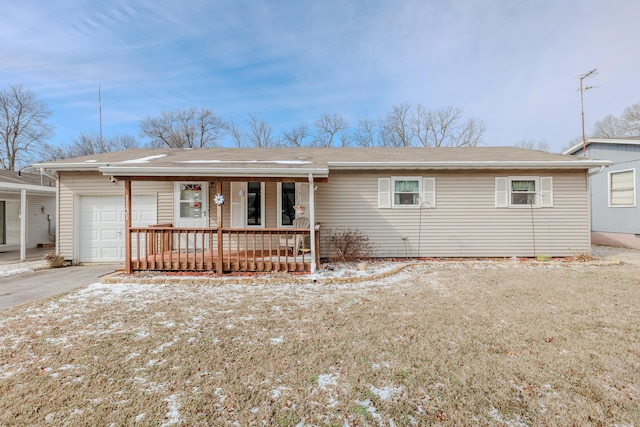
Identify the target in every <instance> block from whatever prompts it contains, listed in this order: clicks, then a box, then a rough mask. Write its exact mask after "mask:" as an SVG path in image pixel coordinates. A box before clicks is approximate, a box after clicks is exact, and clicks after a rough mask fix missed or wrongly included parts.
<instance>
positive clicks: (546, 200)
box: [495, 176, 553, 208]
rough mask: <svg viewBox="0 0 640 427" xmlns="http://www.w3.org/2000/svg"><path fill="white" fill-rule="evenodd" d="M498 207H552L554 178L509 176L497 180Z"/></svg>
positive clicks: (496, 198)
mask: <svg viewBox="0 0 640 427" xmlns="http://www.w3.org/2000/svg"><path fill="white" fill-rule="evenodd" d="M495 206H496V207H502V208H506V207H513V208H518V207H536V208H539V207H552V206H553V178H552V177H550V176H507V177H496V178H495Z"/></svg>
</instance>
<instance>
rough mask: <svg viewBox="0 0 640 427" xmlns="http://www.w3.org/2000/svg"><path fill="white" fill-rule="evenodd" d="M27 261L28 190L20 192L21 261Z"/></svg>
mask: <svg viewBox="0 0 640 427" xmlns="http://www.w3.org/2000/svg"><path fill="white" fill-rule="evenodd" d="M26 259H27V190H25V189H24V188H23V189H22V190H20V261H24V260H26Z"/></svg>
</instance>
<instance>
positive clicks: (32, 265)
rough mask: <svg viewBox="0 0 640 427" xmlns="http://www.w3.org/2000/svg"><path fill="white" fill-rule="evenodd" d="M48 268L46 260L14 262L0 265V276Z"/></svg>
mask: <svg viewBox="0 0 640 427" xmlns="http://www.w3.org/2000/svg"><path fill="white" fill-rule="evenodd" d="M43 268H48V264H47V261H46V260H38V261H29V262H16V263H13V264H3V265H0V277H7V276H13V275H15V274H22V273H28V272H30V271H34V270H41V269H43Z"/></svg>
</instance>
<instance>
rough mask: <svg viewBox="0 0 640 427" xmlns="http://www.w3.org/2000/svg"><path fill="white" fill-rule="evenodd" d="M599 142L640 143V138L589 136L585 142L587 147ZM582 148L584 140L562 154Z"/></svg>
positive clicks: (571, 152)
mask: <svg viewBox="0 0 640 427" xmlns="http://www.w3.org/2000/svg"><path fill="white" fill-rule="evenodd" d="M593 143H598V144H621V145H640V139H630V138H620V139H617V138H587V139H586V140H585V144H584V145H586V146H587V147H588V146H589V144H593ZM581 149H582V141H580V142H577V143H575V144H574V145H572V146H571V147H569V148H567V149H566V150H564V151H563V152H562V154H573V153H575V152H576V151H578V150H581Z"/></svg>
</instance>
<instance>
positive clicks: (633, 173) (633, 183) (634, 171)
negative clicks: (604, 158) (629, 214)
mask: <svg viewBox="0 0 640 427" xmlns="http://www.w3.org/2000/svg"><path fill="white" fill-rule="evenodd" d="M625 172H631V176H632V182H631V183H632V190H633V203H632V204H629V205H614V204H613V203H611V202H612V196H613V192H612V188H611V184H612V176H613V175H617V174H620V173H625ZM607 193H608V197H607V201H608V205H609V207H610V208H635V207H636V170H635V169H623V170H619V171H611V172H609V173H608V179H607Z"/></svg>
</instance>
